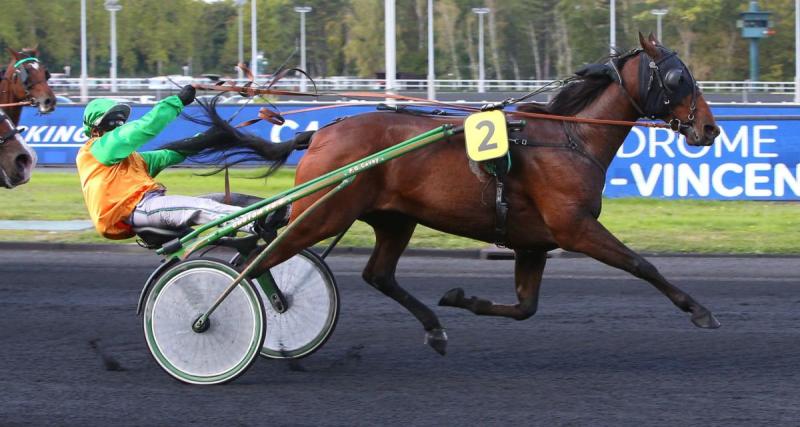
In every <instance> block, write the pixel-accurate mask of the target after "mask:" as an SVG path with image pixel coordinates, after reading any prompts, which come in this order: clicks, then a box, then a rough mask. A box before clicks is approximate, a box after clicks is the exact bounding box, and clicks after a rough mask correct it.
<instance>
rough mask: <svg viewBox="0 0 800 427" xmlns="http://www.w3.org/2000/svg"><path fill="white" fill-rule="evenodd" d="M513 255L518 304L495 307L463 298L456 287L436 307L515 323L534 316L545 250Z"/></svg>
mask: <svg viewBox="0 0 800 427" xmlns="http://www.w3.org/2000/svg"><path fill="white" fill-rule="evenodd" d="M514 253H515V262H514V284H515V287H516V291H517V299H518V301H519V302H518V303H517V304H495V303H494V302H492V301H489V300H487V299H483V298H479V297H475V296H473V297H469V298H466V297H465V296H464V290H463V289H461V288H455V289H451V290H449V291H447V293H445V294H444V296H442V299H441V300H439V305H441V306H447V307H458V308H463V309H466V310H469V311H471V312H473V313H475V314H478V315H482V316H500V317H510V318H512V319H516V320H525V319H527V318H529V317H531V316H533V315H534V314H536V309H537V308H538V306H539V287H540V285H541V283H542V272H544V265H545V263H546V261H547V251H541V250H539V251H528V250H517V251H515V252H514Z"/></svg>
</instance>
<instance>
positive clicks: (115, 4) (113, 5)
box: [105, 0, 122, 93]
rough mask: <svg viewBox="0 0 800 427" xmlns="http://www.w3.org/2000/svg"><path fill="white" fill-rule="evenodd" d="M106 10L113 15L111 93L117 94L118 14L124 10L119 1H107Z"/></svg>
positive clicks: (110, 71)
mask: <svg viewBox="0 0 800 427" xmlns="http://www.w3.org/2000/svg"><path fill="white" fill-rule="evenodd" d="M105 7H106V10H107V11H108V12H109V13H110V15H111V69H110V70H109V77H111V93H117V12H119V11H120V10H122V5H121V4H119V0H106V3H105Z"/></svg>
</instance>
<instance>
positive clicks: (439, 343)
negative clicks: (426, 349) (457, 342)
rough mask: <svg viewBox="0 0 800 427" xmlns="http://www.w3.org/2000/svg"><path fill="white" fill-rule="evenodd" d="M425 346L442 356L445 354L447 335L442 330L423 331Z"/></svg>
mask: <svg viewBox="0 0 800 427" xmlns="http://www.w3.org/2000/svg"><path fill="white" fill-rule="evenodd" d="M425 344H428V345H429V346H431V348H432V349H434V350H435V351H436V352H437V353H439V354H441V355H442V356H444V355H445V353H447V334H446V333H445V332H444V329H442V328H436V329H431V330H430V331H425Z"/></svg>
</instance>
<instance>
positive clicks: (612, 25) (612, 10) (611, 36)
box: [608, 0, 617, 54]
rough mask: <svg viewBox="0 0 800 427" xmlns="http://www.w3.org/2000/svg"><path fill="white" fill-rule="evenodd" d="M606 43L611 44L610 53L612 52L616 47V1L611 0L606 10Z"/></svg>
mask: <svg viewBox="0 0 800 427" xmlns="http://www.w3.org/2000/svg"><path fill="white" fill-rule="evenodd" d="M608 22H609V25H608V26H609V29H608V44H609V45H610V46H611V53H612V54H613V53H614V51H615V50H616V49H615V48H616V47H617V2H616V0H611V4H610V5H609V11H608Z"/></svg>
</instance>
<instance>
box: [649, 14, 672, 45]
mask: <svg viewBox="0 0 800 427" xmlns="http://www.w3.org/2000/svg"><path fill="white" fill-rule="evenodd" d="M667 12H669V10H668V9H653V10H651V11H650V13H652V14H653V15H655V16H656V38H657V39H658V42H659V43H662V44H663V43H664V41H663V40H661V18H662V17H663V16H664V15H666V14H667Z"/></svg>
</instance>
